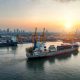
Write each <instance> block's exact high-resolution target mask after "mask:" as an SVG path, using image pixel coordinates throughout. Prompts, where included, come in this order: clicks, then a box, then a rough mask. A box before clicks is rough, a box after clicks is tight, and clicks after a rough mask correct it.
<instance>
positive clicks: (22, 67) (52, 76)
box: [0, 42, 80, 80]
mask: <svg viewBox="0 0 80 80" xmlns="http://www.w3.org/2000/svg"><path fill="white" fill-rule="evenodd" d="M49 44H52V43H47V46H48V45H49ZM56 44H60V42H57V43H55V45H56ZM31 45H32V44H23V45H22V44H20V45H18V47H10V48H0V80H80V52H78V53H72V54H67V55H62V56H57V57H52V58H49V59H48V58H47V59H40V60H33V61H27V58H26V52H25V48H26V47H29V46H31Z"/></svg>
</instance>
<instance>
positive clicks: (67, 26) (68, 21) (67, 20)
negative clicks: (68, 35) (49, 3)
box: [64, 16, 74, 32]
mask: <svg viewBox="0 0 80 80" xmlns="http://www.w3.org/2000/svg"><path fill="white" fill-rule="evenodd" d="M73 23H74V22H73V18H72V17H71V16H66V18H65V23H64V28H65V30H66V31H67V32H70V31H72V29H73Z"/></svg>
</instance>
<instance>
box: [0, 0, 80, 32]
mask: <svg viewBox="0 0 80 80" xmlns="http://www.w3.org/2000/svg"><path fill="white" fill-rule="evenodd" d="M79 23H80V0H0V28H12V29H13V28H20V29H26V30H27V31H33V30H34V28H35V27H37V28H38V30H42V28H44V27H45V28H46V29H47V30H49V31H63V30H66V29H67V30H70V28H71V29H73V28H75V27H76V28H80V27H79V25H80V24H79Z"/></svg>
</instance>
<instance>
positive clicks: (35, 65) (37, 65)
mask: <svg viewBox="0 0 80 80" xmlns="http://www.w3.org/2000/svg"><path fill="white" fill-rule="evenodd" d="M78 53H79V51H76V52H73V53H69V54H64V55H58V56H55V57H51V58H41V59H33V60H27V61H26V66H27V68H28V69H32V70H44V67H45V63H46V62H48V63H49V64H55V63H56V60H58V62H60V61H67V60H68V59H70V58H71V56H72V55H73V56H77V55H78Z"/></svg>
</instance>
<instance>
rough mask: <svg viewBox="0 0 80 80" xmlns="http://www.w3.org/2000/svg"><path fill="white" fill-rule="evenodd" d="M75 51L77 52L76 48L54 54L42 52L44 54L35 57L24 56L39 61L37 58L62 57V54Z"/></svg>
mask: <svg viewBox="0 0 80 80" xmlns="http://www.w3.org/2000/svg"><path fill="white" fill-rule="evenodd" d="M76 51H78V48H73V49H67V50H61V51H55V52H44V53H39V54H40V55H36V56H34V55H27V54H26V56H27V58H28V59H39V58H47V57H53V56H58V55H64V54H71V53H73V52H76Z"/></svg>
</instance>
